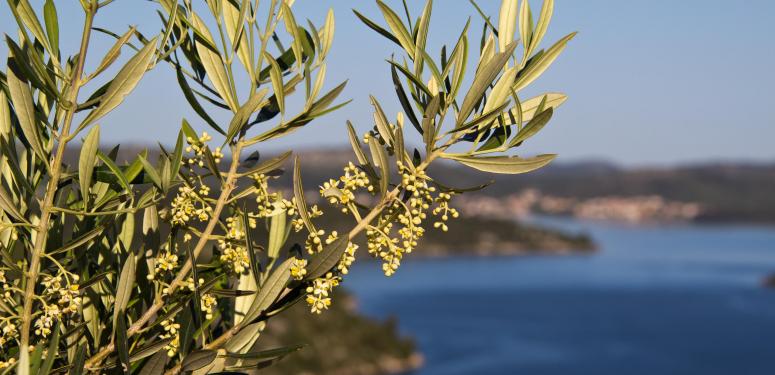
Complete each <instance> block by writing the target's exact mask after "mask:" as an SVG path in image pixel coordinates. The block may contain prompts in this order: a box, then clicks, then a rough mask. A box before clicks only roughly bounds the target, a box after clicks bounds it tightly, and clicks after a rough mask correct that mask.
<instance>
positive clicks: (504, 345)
mask: <svg viewBox="0 0 775 375" xmlns="http://www.w3.org/2000/svg"><path fill="white" fill-rule="evenodd" d="M543 221H544V222H545V223H548V224H550V225H556V226H561V227H564V228H568V229H571V230H577V231H585V232H587V233H589V234H591V235H592V236H593V237H594V238H595V240H596V241H597V243H598V244H599V245H600V247H601V248H600V251H598V252H597V253H595V254H593V255H586V256H584V255H579V256H575V255H574V256H561V257H557V256H554V257H553V256H527V257H502V258H471V257H461V258H449V259H428V260H417V259H414V260H411V258H410V260H407V261H406V262H405V264H404V265H403V266H402V268H401V269H400V270H399V271H398V273H397V274H396V275H395V276H394V277H392V278H390V279H388V278H385V277H384V276H381V273H380V271H379V266H378V265H377V264H374V263H368V262H364V263H362V264H360V265H358V266H357V267H355V268H354V270H353V272H352V274H351V275H350V277H348V279H347V280H346V283H345V285H346V286H347V287H348V288H349V289H350V290H352V291H354V292H355V294H356V295H357V297H358V298H359V303H360V308H361V310H362V311H363V312H364V313H366V314H368V315H371V316H375V317H378V318H385V317H388V316H396V317H397V318H398V321H399V326H400V328H401V330H402V332H404V333H406V334H410V335H412V336H414V337H415V338H416V340H417V343H418V345H419V348H420V350H421V351H422V353H423V354H424V356H425V360H426V361H425V366H424V367H423V368H422V369H421V370H420V371H418V372H417V373H418V374H420V375H437V374H438V375H442V374H443V375H454V374H530V375H533V374H536V375H541V374H547V375H548V374H552V375H553V374H558V375H560V374H562V375H570V374H649V375H651V374H710V375H712V374H765V375H771V374H775V290H766V289H764V288H762V287H761V281H762V278H763V277H765V276H766V275H767V274H768V273H770V272H775V230H773V229H767V228H750V227H694V226H683V227H626V226H617V225H609V224H600V223H589V222H575V221H561V220H560V221H556V220H547V219H543Z"/></svg>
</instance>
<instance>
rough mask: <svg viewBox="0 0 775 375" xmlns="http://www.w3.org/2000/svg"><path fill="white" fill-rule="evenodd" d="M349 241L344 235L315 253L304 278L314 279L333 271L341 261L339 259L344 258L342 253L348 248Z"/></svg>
mask: <svg viewBox="0 0 775 375" xmlns="http://www.w3.org/2000/svg"><path fill="white" fill-rule="evenodd" d="M349 242H350V241H349V239H348V237H347V235H342V236H341V237H339V238H337V239H336V240H334V242H331V243H330V244H328V245H326V246H325V247H323V251H321V252H320V253H319V254H317V255H315V256H314V257H313V258H312V260H311V261H310V262H309V265H308V266H307V275H306V277H305V278H304V279H305V280H314V279H316V278H318V277H321V276H323V275H325V274H326V273H328V272H329V271H331V269H333V268H334V267H335V266H336V265H337V263H339V260H340V259H342V254H344V252H345V250H347V245H348V243H349Z"/></svg>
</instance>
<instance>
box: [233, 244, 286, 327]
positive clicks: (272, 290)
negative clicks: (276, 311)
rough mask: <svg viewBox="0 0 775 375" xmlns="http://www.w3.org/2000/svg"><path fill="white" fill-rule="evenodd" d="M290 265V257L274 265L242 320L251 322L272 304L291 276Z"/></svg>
mask: <svg viewBox="0 0 775 375" xmlns="http://www.w3.org/2000/svg"><path fill="white" fill-rule="evenodd" d="M292 265H293V258H290V259H286V260H285V261H284V262H283V263H282V264H280V265H279V266H277V267H275V269H274V271H273V272H272V274H271V275H269V277H268V278H267V279H266V281H265V282H264V284H263V285H261V289H260V290H259V291H258V293H257V294H256V299H255V300H253V304H252V305H251V306H250V309H249V310H248V312H247V313H246V314H245V318H244V319H243V321H245V322H248V323H252V322H253V320H254V319H256V318H258V317H259V316H260V315H261V314H262V313H263V312H264V311H266V309H268V308H269V307H271V306H272V304H273V303H274V301H275V300H277V298H278V297H279V296H280V293H282V291H283V289H285V286H286V285H287V284H288V280H289V279H290V277H291V271H290V270H291V266H292Z"/></svg>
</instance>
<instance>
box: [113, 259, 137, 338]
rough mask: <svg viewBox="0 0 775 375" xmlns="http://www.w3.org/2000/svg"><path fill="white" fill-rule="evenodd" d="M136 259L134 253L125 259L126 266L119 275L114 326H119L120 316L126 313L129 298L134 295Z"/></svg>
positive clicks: (114, 309)
mask: <svg viewBox="0 0 775 375" xmlns="http://www.w3.org/2000/svg"><path fill="white" fill-rule="evenodd" d="M136 267H137V265H136V260H135V256H134V255H133V254H131V253H130V254H129V256H128V257H127V258H126V260H125V261H124V266H123V267H122V268H121V275H120V276H119V277H118V284H117V285H116V299H115V302H114V303H113V327H114V328H115V327H117V325H116V324H117V322H118V319H119V316H120V315H121V314H123V313H124V311H125V310H126V307H127V305H129V299H130V298H131V297H132V289H134V287H135V275H136V272H135V271H136Z"/></svg>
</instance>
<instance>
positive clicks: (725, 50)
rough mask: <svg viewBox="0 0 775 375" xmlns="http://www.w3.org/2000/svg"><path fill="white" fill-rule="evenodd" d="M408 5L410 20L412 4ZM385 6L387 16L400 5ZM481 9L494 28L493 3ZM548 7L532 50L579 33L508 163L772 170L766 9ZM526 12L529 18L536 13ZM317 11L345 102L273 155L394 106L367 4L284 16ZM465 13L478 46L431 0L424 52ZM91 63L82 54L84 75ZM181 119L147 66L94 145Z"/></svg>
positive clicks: (330, 138) (589, 3)
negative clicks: (733, 165) (540, 117)
mask: <svg viewBox="0 0 775 375" xmlns="http://www.w3.org/2000/svg"><path fill="white" fill-rule="evenodd" d="M30 1H31V2H32V3H33V4H36V5H37V4H41V3H42V1H40V0H30ZM195 1H199V0H195ZM409 2H410V4H411V6H412V7H413V8H414V9H413V11H414V12H415V14H417V13H419V9H420V8H421V7H422V3H423V2H421V1H415V0H411V1H409ZM56 3H57V6H58V7H59V11H60V15H63V16H64V17H63V18H64V19H65V22H66V24H64V25H62V26H61V27H62V28H64V29H65V30H63V31H62V33H63V36H62V39H63V43H62V48H63V50H64V52H65V53H68V54H69V53H72V51H73V50H74V49H75V48H76V42H77V39H78V37H79V34H80V27H81V26H80V25H81V21H82V14H81V12H80V9H79V7H78V5H77V2H76V1H72V0H67V1H61V0H58V1H56ZM390 3H391V4H393V5H395V6H400V5H399V4H400V2H399V1H395V0H391V1H390ZM480 3H481V5H482V6H483V8H485V11H486V12H488V13H489V14H492V15H493V16H494V17H496V18H497V10H498V7H499V4H500V1H496V0H480ZM555 3H556V6H555V17H554V19H553V23H552V25H551V26H550V29H549V34H548V36H547V38H546V39H545V42H544V43H548V42H553V41H554V40H556V39H558V38H559V37H561V36H563V35H565V34H567V33H569V32H571V31H579V32H580V34H579V35H578V36H577V37H576V39H574V40H573V41H572V42H571V44H570V45H569V47H568V48H567V49H566V51H565V53H564V54H563V56H561V57H560V59H559V60H558V61H557V62H556V63H555V64H554V65H553V66H552V68H551V69H550V70H549V71H548V72H547V73H546V74H545V75H544V77H543V78H541V79H540V80H539V81H537V82H536V83H534V84H533V86H532V88H531V90H534V92H538V91H537V90H542V91H562V92H565V93H567V94H568V95H569V96H570V100H569V101H568V102H567V103H566V104H565V105H564V106H563V107H562V108H561V109H560V110H559V111H558V112H557V113H556V115H555V119H554V121H553V122H552V123H551V124H550V125H549V126H548V127H547V128H545V130H544V131H543V133H542V134H540V135H539V136H537V137H536V138H534V139H533V140H531V142H530V144H528V145H526V147H525V148H524V149H523V150H522V151H520V152H522V153H525V154H534V153H544V152H553V153H559V154H560V156H561V160H565V161H572V160H579V159H586V158H596V159H604V160H610V161H615V162H618V163H622V164H626V165H644V164H676V163H687V162H696V161H703V160H757V161H775V95H773V94H772V91H773V89H775V72H774V71H773V67H775V40H774V39H773V36H775V1H771V0H740V1H721V0H681V1H674V0H672V1H671V0H652V1H629V0H583V1H582V0H556V2H555ZM531 4H532V5H533V7H534V8H539V7H540V1H537V0H532V1H531ZM328 7H333V8H334V11H335V14H336V26H337V27H336V36H335V39H334V46H333V49H332V52H331V57H330V58H329V69H328V76H329V78H328V79H327V83H328V85H327V86H328V87H333V85H334V84H335V83H338V82H339V81H341V80H343V79H347V78H349V80H350V81H349V84H348V86H347V89H346V91H345V93H344V94H343V98H352V99H354V100H353V102H352V103H351V104H350V105H348V106H347V107H345V108H344V109H342V110H340V111H338V112H336V113H334V114H333V115H330V116H328V117H326V118H324V119H322V120H320V121H317V122H313V123H312V124H310V125H308V126H307V128H305V129H303V130H302V131H300V132H298V133H296V134H295V135H294V136H292V137H291V138H288V139H287V140H285V141H282V142H279V143H275V144H272V145H268V146H267V147H269V148H271V149H273V150H276V149H279V148H284V147H298V146H311V147H324V146H336V145H340V144H343V143H342V141H343V140H345V139H346V138H345V134H346V130H345V128H344V121H345V120H346V119H351V120H352V121H353V122H354V123H355V124H356V125H357V126H358V127H359V129H361V130H365V129H367V128H368V127H370V126H371V112H370V111H371V106H370V105H369V102H368V95H369V94H374V95H375V96H377V97H378V98H379V99H380V100H381V102H382V103H383V105H384V106H385V107H386V110H388V111H389V112H392V113H395V112H396V111H397V110H398V108H399V106H398V105H397V102H396V100H395V99H394V95H393V89H392V84H391V81H390V75H389V68H388V65H387V63H386V62H385V61H384V59H385V58H388V57H389V56H390V54H391V52H392V51H393V47H392V45H391V44H390V42H388V41H387V40H385V39H384V38H382V37H380V36H378V35H377V34H375V33H373V32H371V31H370V30H368V29H367V28H366V27H365V26H363V25H362V24H361V23H360V22H359V21H358V20H357V19H356V18H355V16H354V15H353V14H352V12H351V11H350V9H351V8H353V7H356V8H358V9H359V10H361V11H362V12H363V13H365V14H366V15H368V16H369V17H371V18H372V19H374V20H379V21H382V20H381V17H380V15H379V12H378V10H377V7H376V5H375V4H374V3H373V2H371V1H368V0H363V1H343V0H336V1H322V0H297V1H296V5H295V6H294V8H295V9H297V12H298V15H297V18H299V19H303V18H310V19H311V20H313V21H314V22H315V23H316V24H318V25H320V24H322V21H323V19H324V17H325V11H326V9H327V8H328ZM156 9H157V4H155V3H153V2H147V1H140V0H116V1H115V2H114V3H113V4H112V5H111V6H110V7H108V8H107V9H106V11H105V12H104V13H101V14H100V15H99V18H98V20H97V22H96V24H97V25H98V26H108V25H110V26H112V27H113V29H114V30H117V29H119V25H120V26H121V27H125V25H128V24H137V25H138V26H139V29H140V30H141V31H143V32H144V33H145V34H146V35H152V34H153V33H154V32H157V31H158V29H159V20H158V17H157V16H156V15H155V10H156ZM399 9H400V8H399ZM536 12H537V10H536ZM469 15H470V16H473V17H472V19H473V20H474V21H475V22H474V25H476V27H472V30H475V31H472V33H471V34H470V35H469V37H470V39H471V40H478V38H479V35H480V30H481V19H480V18H479V17H478V16H477V15H476V14H475V11H474V9H473V7H472V6H471V5H470V4H469V3H468V1H465V0H436V2H435V11H434V15H433V18H432V21H431V35H430V39H429V48H430V49H431V50H432V51H434V53H437V52H438V51H439V49H440V47H441V44H442V43H448V44H451V43H453V42H454V41H455V39H456V37H457V34H458V33H459V30H460V29H461V27H462V25H463V24H464V22H465V20H466V18H467V17H468V16H469ZM117 31H118V30H117ZM0 32H3V33H8V34H12V35H13V34H15V32H16V30H15V24H14V22H13V19H12V17H11V15H10V11H9V10H8V8H7V3H6V2H2V5H0ZM111 42H112V41H110V40H109V39H108V38H106V37H102V36H100V37H98V38H97V40H96V43H97V44H96V45H97V47H98V49H99V47H103V48H107V46H109V43H111ZM6 52H7V48H6V47H5V45H4V44H3V45H2V46H1V47H0V58H3V59H5V56H6ZM99 59H100V56H98V55H95V56H93V57H92V58H91V60H90V61H89V62H90V63H91V65H90V66H92V67H94V66H95V65H96V64H97V63H98V61H99ZM3 65H4V64H3ZM182 117H186V118H188V119H189V120H197V118H196V115H194V114H192V112H191V111H190V110H189V109H188V106H187V104H186V103H185V101H184V99H183V98H182V97H181V95H180V94H179V93H178V88H177V83H176V81H175V78H174V74H171V72H170V69H168V67H167V66H164V65H160V66H159V67H158V68H157V69H156V70H154V71H152V72H150V73H149V74H148V75H147V76H146V77H145V78H144V80H143V81H142V82H141V84H140V86H139V87H138V89H137V90H136V91H135V92H134V93H133V94H132V95H131V97H130V98H129V99H128V100H127V103H126V105H124V106H123V107H122V108H121V109H120V110H117V111H116V112H115V113H114V114H111V115H110V116H109V117H107V118H105V119H104V120H103V121H102V124H103V125H102V129H103V132H102V133H103V139H104V141H105V142H121V143H155V142H162V143H165V144H168V143H172V142H173V141H174V138H175V136H176V134H177V130H178V129H179V124H180V119H181V118H182ZM391 117H392V116H391ZM224 121H226V120H225V119H224ZM195 123H197V124H200V125H201V123H199V122H195Z"/></svg>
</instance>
